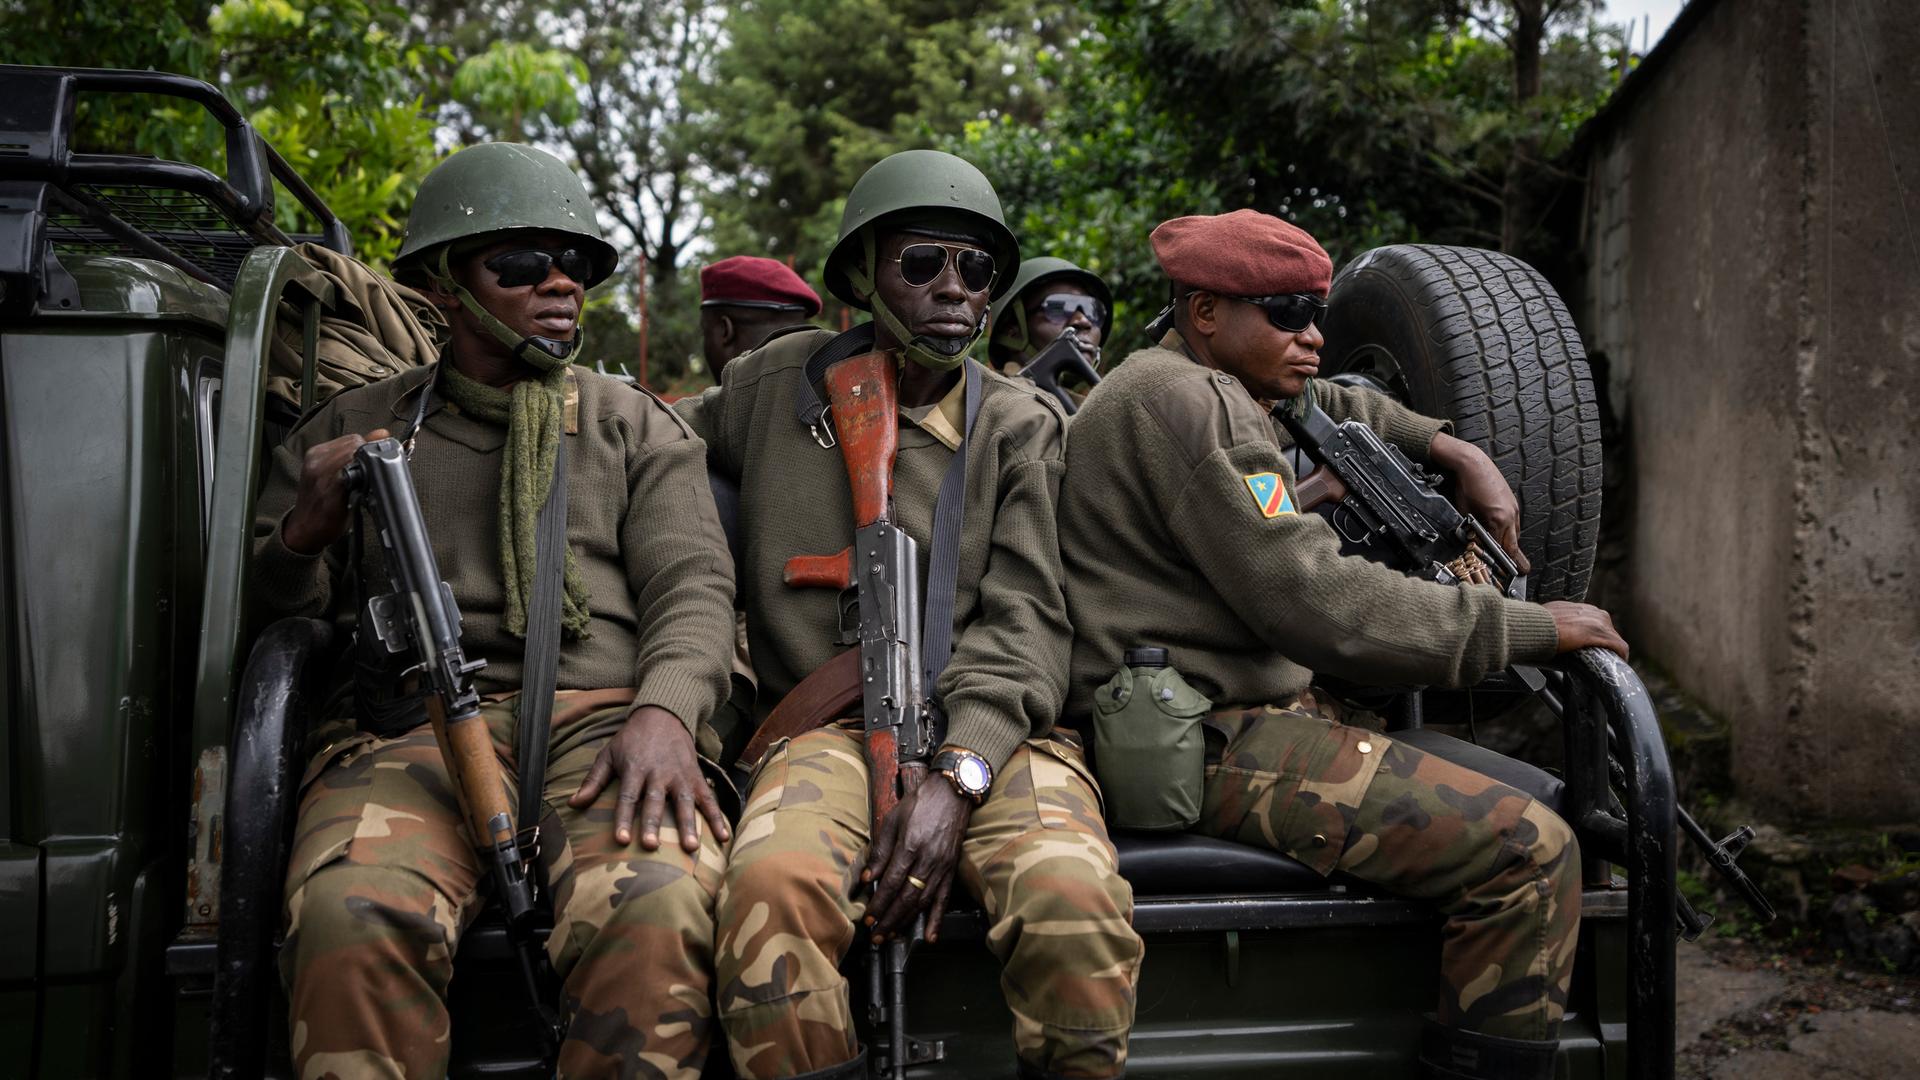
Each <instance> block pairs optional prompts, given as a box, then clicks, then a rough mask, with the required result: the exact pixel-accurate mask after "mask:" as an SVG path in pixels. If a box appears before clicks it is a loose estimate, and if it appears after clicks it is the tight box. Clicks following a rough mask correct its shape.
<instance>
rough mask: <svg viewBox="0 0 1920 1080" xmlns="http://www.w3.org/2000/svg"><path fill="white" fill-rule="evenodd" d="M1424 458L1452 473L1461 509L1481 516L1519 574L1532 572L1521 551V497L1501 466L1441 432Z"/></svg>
mask: <svg viewBox="0 0 1920 1080" xmlns="http://www.w3.org/2000/svg"><path fill="white" fill-rule="evenodd" d="M1427 458H1428V460H1430V461H1432V462H1433V463H1434V464H1435V465H1438V466H1440V467H1441V468H1443V469H1445V470H1447V471H1448V472H1450V473H1452V474H1453V478H1454V482H1455V483H1456V484H1458V485H1459V487H1458V495H1457V497H1456V500H1455V501H1457V502H1458V503H1459V504H1460V510H1461V512H1462V513H1467V514H1472V515H1473V516H1474V517H1477V518H1479V519H1480V524H1482V525H1485V526H1486V527H1487V532H1489V533H1491V534H1492V535H1493V539H1494V541H1495V542H1497V543H1498V544H1499V545H1500V547H1501V548H1502V549H1504V550H1505V551H1506V553H1507V554H1508V555H1509V556H1512V558H1513V562H1514V565H1515V566H1518V567H1519V568H1520V572H1521V573H1523V574H1525V573H1529V572H1530V571H1532V569H1533V565H1532V564H1531V563H1529V562H1528V561H1527V554H1526V552H1524V551H1521V550H1520V500H1518V499H1516V498H1514V496H1513V489H1512V488H1511V487H1508V486H1507V478H1506V476H1504V475H1503V474H1502V473H1501V472H1500V466H1498V465H1495V464H1494V463H1493V459H1492V458H1490V457H1488V456H1487V455H1486V452H1485V451H1483V450H1481V449H1480V448H1479V447H1477V446H1475V445H1473V444H1472V443H1470V442H1468V441H1466V440H1465V439H1456V438H1454V437H1453V436H1451V435H1448V434H1447V433H1446V432H1444V431H1443V432H1441V433H1440V434H1438V435H1435V436H1434V437H1433V443H1432V444H1431V445H1430V446H1428V447H1427Z"/></svg>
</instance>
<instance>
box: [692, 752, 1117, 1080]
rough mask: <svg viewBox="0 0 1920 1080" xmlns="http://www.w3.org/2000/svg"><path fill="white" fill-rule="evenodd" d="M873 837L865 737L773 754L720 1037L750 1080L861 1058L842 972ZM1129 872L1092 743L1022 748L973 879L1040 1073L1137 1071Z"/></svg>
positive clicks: (988, 814)
mask: <svg viewBox="0 0 1920 1080" xmlns="http://www.w3.org/2000/svg"><path fill="white" fill-rule="evenodd" d="M928 782H930V783H942V782H944V781H941V780H940V779H939V778H937V777H936V778H933V779H932V780H930V781H928ZM868 824H869V823H868V804H867V765H866V759H865V757H864V755H863V748H862V744H861V738H860V735H859V732H858V731H857V730H855V729H852V728H849V727H844V726H842V727H828V728H821V729H819V730H817V731H811V732H808V733H807V734H805V735H802V736H800V737H798V738H796V739H793V740H792V741H790V742H787V743H777V744H775V746H774V747H773V748H772V749H771V750H770V751H769V752H768V754H767V756H766V758H765V759H764V760H763V762H762V763H761V765H760V767H759V770H758V772H757V774H756V776H755V778H754V781H753V783H752V785H751V786H750V790H749V794H748V796H747V800H746V808H745V810H744V811H743V812H742V814H741V818H740V826H739V828H738V829H737V830H735V833H734V842H733V850H732V853H731V856H730V858H729V861H728V864H727V873H726V881H725V883H724V884H723V885H722V887H721V890H720V900H719V908H718V913H717V921H718V926H719V929H718V932H717V941H718V948H717V952H716V956H715V970H716V977H717V978H718V980H719V984H718V985H719V994H718V998H719V1010H720V1023H721V1026H722V1027H723V1028H725V1030H726V1033H727V1043H728V1049H729V1052H730V1053H731V1054H732V1056H733V1065H734V1068H735V1069H736V1070H737V1071H738V1072H739V1074H740V1076H741V1077H742V1080H768V1078H771V1077H782V1076H793V1075H796V1074H800V1073H807V1072H812V1071H815V1070H818V1069H823V1068H827V1067H829V1066H832V1065H836V1064H839V1063H841V1062H845V1061H849V1060H852V1058H853V1057H854V1056H855V1055H856V1054H857V1053H858V1046H857V1044H856V1040H855V1037H854V1029H853V1016H852V1013H851V1011H850V1008H849V1005H848V1001H847V983H846V980H845V979H843V978H842V977H841V975H840V970H839V965H840V960H841V958H842V957H844V956H845V955H846V952H847V949H848V947H849V946H850V945H851V944H852V942H853V938H854V928H855V925H856V924H857V923H858V922H859V920H860V918H861V916H862V915H864V914H865V910H866V898H865V892H866V890H865V888H864V887H861V886H860V884H859V874H860V866H861V863H862V860H863V859H864V858H865V857H866V849H867V844H868V840H869V831H868ZM1116 864H1117V856H1116V855H1115V854H1114V850H1113V844H1112V843H1111V841H1109V840H1108V839H1107V829H1106V823H1105V822H1104V821H1103V820H1102V818H1101V816H1100V797H1099V792H1098V789H1097V788H1096V787H1095V785H1094V782H1093V778H1092V775H1091V773H1089V772H1088V770H1087V766H1086V763H1085V761H1084V760H1083V759H1082V757H1081V754H1080V750H1079V747H1078V746H1077V745H1076V744H1075V743H1073V742H1071V741H1069V737H1068V736H1065V735H1061V736H1057V737H1055V738H1051V739H1030V740H1028V741H1027V742H1026V744H1025V745H1023V746H1021V747H1020V748H1019V749H1017V750H1015V751H1014V754H1013V756H1012V757H1011V758H1010V759H1008V761H1007V763H1006V765H1005V767H1003V768H1002V769H1001V770H1000V772H999V775H997V776H996V777H995V778H994V785H993V790H992V791H991V792H989V793H988V797H987V800H986V802H985V803H984V804H983V805H981V806H980V807H979V808H978V809H977V810H975V811H974V813H973V817H972V819H971V820H970V822H969V824H968V827H967V835H966V839H965V841H964V844H963V846H962V849H961V862H960V876H961V882H962V883H963V884H964V885H965V886H966V889H967V891H968V892H970V893H972V894H973V895H974V896H975V897H976V898H978V899H979V901H980V903H981V905H982V906H983V907H984V908H985V909H986V912H987V919H988V924H989V930H988V933H987V946H988V948H990V949H991V950H992V951H993V954H994V956H995V957H997V958H998V959H999V961H1000V964H1001V967H1002V973H1001V989H1002V990H1003V991H1004V992H1005V993H1006V997H1007V1005H1008V1007H1009V1008H1010V1009H1011V1010H1012V1012H1013V1017H1014V1029H1013V1037H1014V1047H1015V1051H1016V1053H1017V1054H1018V1055H1019V1058H1020V1060H1021V1062H1022V1063H1023V1064H1024V1065H1025V1066H1026V1067H1027V1068H1029V1069H1033V1070H1038V1071H1040V1072H1042V1073H1047V1074H1052V1075H1055V1076H1070V1077H1109V1076H1118V1075H1120V1074H1121V1073H1122V1071H1123V1070H1124V1067H1125V1064H1126V1053H1127V1032H1128V1030H1129V1029H1130V1028H1131V1027H1132V1025H1133V1006H1134V988H1135V985H1136V983H1137V982H1138V980H1139V974H1140V953H1141V943H1140V937H1139V935H1137V934H1135V933H1134V932H1133V927H1132V925H1131V920H1132V917H1133V890H1132V889H1131V888H1130V887H1129V886H1128V885H1127V883H1126V881H1125V879H1123V878H1121V877H1120V875H1119V872H1118V869H1117V865H1116Z"/></svg>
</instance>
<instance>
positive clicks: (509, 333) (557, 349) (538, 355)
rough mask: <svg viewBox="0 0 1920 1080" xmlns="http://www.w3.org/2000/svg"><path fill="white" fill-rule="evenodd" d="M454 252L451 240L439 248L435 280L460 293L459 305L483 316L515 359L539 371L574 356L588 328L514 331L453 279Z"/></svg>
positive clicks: (490, 328)
mask: <svg viewBox="0 0 1920 1080" xmlns="http://www.w3.org/2000/svg"><path fill="white" fill-rule="evenodd" d="M452 254H453V245H452V244H448V245H446V246H445V247H442V248H441V249H440V255H439V257H438V258H436V259H435V260H434V266H433V267H432V268H431V269H430V270H429V271H428V272H429V274H430V275H431V276H432V278H433V281H434V284H436V285H438V286H440V287H441V288H443V289H446V290H447V291H449V292H451V293H453V295H454V296H456V297H458V298H459V299H460V306H462V307H464V308H466V309H467V310H468V311H469V312H471V313H472V315H473V317H474V318H476V319H478V320H480V325H481V326H484V327H486V328H487V333H489V334H492V335H493V336H494V337H495V338H497V339H499V341H500V343H501V344H502V345H505V346H506V347H507V349H508V350H509V351H510V352H512V354H513V358H514V359H515V360H519V361H521V362H522V363H525V364H526V365H527V366H529V367H531V368H533V369H534V370H536V371H539V372H542V373H545V372H549V371H552V370H554V369H555V368H558V367H562V366H564V365H565V364H566V363H567V361H568V360H569V359H570V358H571V357H572V356H573V354H574V351H575V350H577V349H579V348H580V338H581V334H582V333H583V332H584V330H585V328H584V327H582V326H581V325H580V324H578V323H575V324H574V328H573V336H572V337H570V338H565V339H562V338H551V337H543V336H541V335H539V334H527V335H521V334H518V333H515V332H514V330H513V328H512V327H510V326H508V325H507V324H506V323H503V322H501V321H500V320H499V318H497V317H496V316H495V315H494V314H493V312H491V311H488V310H487V309H486V308H484V307H481V306H480V301H479V300H476V299H474V296H473V294H472V293H470V292H468V291H467V287H466V286H465V285H462V284H460V283H459V282H457V281H455V280H454V279H453V271H452V270H451V269H449V268H448V262H449V260H450V259H451V257H452Z"/></svg>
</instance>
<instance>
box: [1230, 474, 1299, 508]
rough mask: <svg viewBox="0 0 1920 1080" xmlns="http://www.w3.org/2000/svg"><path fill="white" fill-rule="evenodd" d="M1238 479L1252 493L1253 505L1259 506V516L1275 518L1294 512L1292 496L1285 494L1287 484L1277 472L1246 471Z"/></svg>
mask: <svg viewBox="0 0 1920 1080" xmlns="http://www.w3.org/2000/svg"><path fill="white" fill-rule="evenodd" d="M1240 479H1241V480H1242V481H1244V482H1245V483H1246V485H1247V490H1248V491H1249V492H1251V493H1252V495H1253V505H1254V506H1256V507H1258V508H1259V510H1260V516H1262V517H1270V518H1276V517H1279V516H1280V515H1282V514H1291V513H1293V512H1294V509H1293V497H1292V496H1290V495H1288V494H1287V485H1286V483H1285V482H1284V481H1282V480H1281V479H1280V474H1279V473H1270V472H1257V473H1248V474H1247V475H1245V476H1243V477H1241V478H1240Z"/></svg>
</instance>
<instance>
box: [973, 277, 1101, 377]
mask: <svg viewBox="0 0 1920 1080" xmlns="http://www.w3.org/2000/svg"><path fill="white" fill-rule="evenodd" d="M1068 329H1072V330H1073V331H1074V335H1075V337H1076V338H1077V341H1076V342H1075V345H1076V346H1077V347H1078V348H1079V350H1080V353H1081V355H1082V356H1084V357H1085V358H1086V359H1087V361H1088V363H1090V364H1094V365H1098V364H1099V362H1100V346H1101V345H1102V344H1104V343H1105V341H1106V338H1107V334H1108V333H1109V332H1110V331H1112V329H1113V293H1112V292H1110V291H1109V290H1108V289H1107V283H1106V282H1104V281H1102V280H1100V275H1098V274H1095V273H1093V272H1092V271H1090V270H1083V269H1081V268H1080V267H1078V266H1075V265H1074V264H1073V263H1071V262H1068V261H1067V260H1065V259H1059V258H1054V257H1053V256H1050V255H1049V256H1042V257H1040V258H1037V259H1028V260H1026V261H1025V262H1023V263H1021V264H1020V273H1019V275H1018V276H1017V277H1016V278H1015V279H1014V282H1013V285H1012V286H1011V287H1010V288H1008V289H1007V291H1006V293H1004V294H1003V295H1002V296H1001V297H1000V299H998V300H996V301H994V302H993V317H992V320H991V321H990V322H989V324H988V331H987V334H988V338H989V340H988V344H987V349H988V355H989V356H991V357H992V358H993V363H994V366H995V367H998V368H999V369H1000V370H1002V371H1006V370H1007V369H1008V368H1009V367H1011V368H1012V369H1013V370H1014V371H1018V370H1019V369H1020V368H1023V367H1025V366H1026V365H1027V363H1028V362H1029V361H1031V360H1032V359H1033V358H1034V356H1035V355H1037V354H1038V353H1039V352H1040V350H1042V349H1044V348H1046V347H1047V346H1049V345H1051V344H1053V343H1054V341H1055V340H1057V339H1058V338H1059V337H1060V335H1061V334H1062V333H1064V332H1065V331H1066V330H1068Z"/></svg>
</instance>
